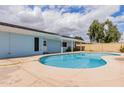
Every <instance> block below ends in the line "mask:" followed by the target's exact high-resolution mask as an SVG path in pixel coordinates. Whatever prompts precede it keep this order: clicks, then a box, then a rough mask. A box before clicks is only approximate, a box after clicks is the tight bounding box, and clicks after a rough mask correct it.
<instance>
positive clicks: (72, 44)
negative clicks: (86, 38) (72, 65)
mask: <svg viewBox="0 0 124 93" xmlns="http://www.w3.org/2000/svg"><path fill="white" fill-rule="evenodd" d="M73 46H74V43H73V41H71V52H73Z"/></svg>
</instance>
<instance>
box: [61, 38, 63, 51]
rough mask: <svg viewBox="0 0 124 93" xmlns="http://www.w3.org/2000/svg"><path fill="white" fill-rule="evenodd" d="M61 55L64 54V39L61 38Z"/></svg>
mask: <svg viewBox="0 0 124 93" xmlns="http://www.w3.org/2000/svg"><path fill="white" fill-rule="evenodd" d="M61 53H63V39H62V38H61Z"/></svg>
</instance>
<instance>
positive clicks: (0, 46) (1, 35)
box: [0, 32, 10, 58]
mask: <svg viewBox="0 0 124 93" xmlns="http://www.w3.org/2000/svg"><path fill="white" fill-rule="evenodd" d="M9 41H10V33H5V32H0V58H4V57H8V56H9V51H10V42H9Z"/></svg>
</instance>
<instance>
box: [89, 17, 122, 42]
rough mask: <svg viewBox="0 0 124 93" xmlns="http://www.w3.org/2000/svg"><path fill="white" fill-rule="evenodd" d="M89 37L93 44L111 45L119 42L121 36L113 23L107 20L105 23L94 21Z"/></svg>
mask: <svg viewBox="0 0 124 93" xmlns="http://www.w3.org/2000/svg"><path fill="white" fill-rule="evenodd" d="M88 36H89V39H90V41H91V42H98V43H103V42H105V43H110V42H118V41H119V39H120V37H121V34H120V32H119V31H118V29H117V27H116V26H115V25H113V23H112V21H110V20H108V19H107V20H106V21H105V22H104V23H100V22H99V21H98V20H94V21H93V22H92V24H91V25H90V27H89V30H88Z"/></svg>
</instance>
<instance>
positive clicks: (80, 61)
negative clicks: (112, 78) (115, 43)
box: [40, 53, 119, 68]
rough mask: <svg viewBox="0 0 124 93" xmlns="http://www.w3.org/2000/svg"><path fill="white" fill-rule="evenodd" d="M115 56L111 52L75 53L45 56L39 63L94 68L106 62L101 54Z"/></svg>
mask: <svg viewBox="0 0 124 93" xmlns="http://www.w3.org/2000/svg"><path fill="white" fill-rule="evenodd" d="M107 55H109V56H117V55H119V54H113V53H75V54H60V55H52V56H45V57H42V58H40V63H42V64H44V65H49V66H55V67H62V68H96V67H100V66H103V65H105V64H106V61H104V60H103V59H101V57H102V56H107Z"/></svg>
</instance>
